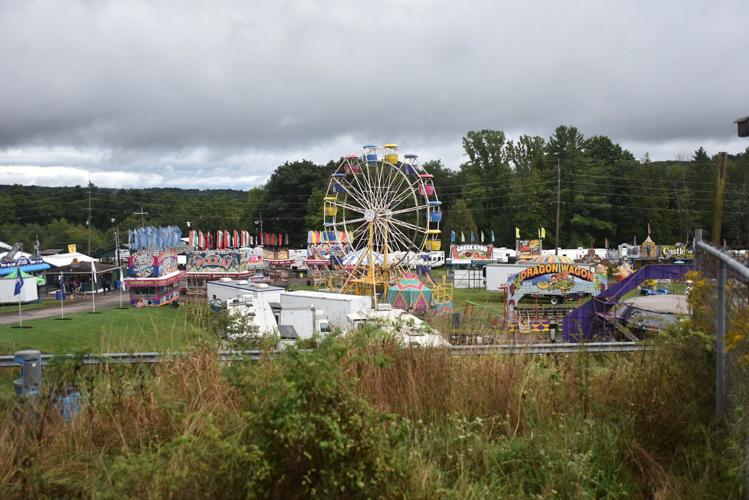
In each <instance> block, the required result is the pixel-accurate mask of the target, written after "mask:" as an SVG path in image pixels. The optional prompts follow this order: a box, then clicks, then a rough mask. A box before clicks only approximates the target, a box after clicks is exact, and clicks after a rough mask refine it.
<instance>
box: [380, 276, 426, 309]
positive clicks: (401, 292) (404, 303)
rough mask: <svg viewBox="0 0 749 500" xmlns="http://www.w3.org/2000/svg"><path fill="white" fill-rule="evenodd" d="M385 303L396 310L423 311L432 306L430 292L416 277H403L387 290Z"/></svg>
mask: <svg viewBox="0 0 749 500" xmlns="http://www.w3.org/2000/svg"><path fill="white" fill-rule="evenodd" d="M387 301H388V303H389V304H391V305H392V306H393V307H395V308H397V309H405V310H415V311H425V310H426V309H429V307H430V306H431V305H432V290H431V289H430V288H427V286H426V285H424V283H422V282H421V280H419V279H418V278H417V277H416V276H413V275H409V276H404V277H403V278H401V279H400V280H398V281H397V282H396V283H395V284H394V285H393V286H391V287H390V288H388V293H387Z"/></svg>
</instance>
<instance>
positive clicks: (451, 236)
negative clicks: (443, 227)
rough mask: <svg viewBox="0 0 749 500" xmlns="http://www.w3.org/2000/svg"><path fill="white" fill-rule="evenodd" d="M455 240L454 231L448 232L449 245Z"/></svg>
mask: <svg viewBox="0 0 749 500" xmlns="http://www.w3.org/2000/svg"><path fill="white" fill-rule="evenodd" d="M457 238H458V236H457V235H456V234H455V231H450V243H455V240H456V239H457Z"/></svg>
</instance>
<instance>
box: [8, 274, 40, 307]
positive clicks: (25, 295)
mask: <svg viewBox="0 0 749 500" xmlns="http://www.w3.org/2000/svg"><path fill="white" fill-rule="evenodd" d="M15 290H16V278H15V273H13V277H12V278H11V277H8V276H3V277H0V304H18V298H19V296H18V295H13V292H15ZM20 298H21V303H22V304H25V303H26V302H34V301H37V300H39V292H38V291H37V287H36V278H35V277H34V276H28V277H25V278H23V287H22V288H21V294H20Z"/></svg>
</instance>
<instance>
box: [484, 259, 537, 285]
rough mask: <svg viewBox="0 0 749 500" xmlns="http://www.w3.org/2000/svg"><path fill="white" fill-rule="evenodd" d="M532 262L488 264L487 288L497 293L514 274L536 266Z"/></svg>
mask: <svg viewBox="0 0 749 500" xmlns="http://www.w3.org/2000/svg"><path fill="white" fill-rule="evenodd" d="M534 265H535V264H534V263H531V262H518V263H516V264H487V265H486V267H485V268H484V269H486V279H485V287H486V289H487V290H489V291H491V292H496V291H497V290H498V289H499V287H500V286H501V285H504V284H506V283H507V280H508V279H509V277H510V276H512V275H513V274H517V273H519V272H520V271H522V270H523V269H526V268H528V267H531V266H534Z"/></svg>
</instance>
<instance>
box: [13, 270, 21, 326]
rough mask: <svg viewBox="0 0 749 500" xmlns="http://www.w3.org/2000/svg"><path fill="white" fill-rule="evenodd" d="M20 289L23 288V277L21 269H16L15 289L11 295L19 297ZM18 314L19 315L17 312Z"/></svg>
mask: <svg viewBox="0 0 749 500" xmlns="http://www.w3.org/2000/svg"><path fill="white" fill-rule="evenodd" d="M21 288H23V276H22V275H21V268H20V267H16V287H15V288H14V289H13V295H14V296H15V295H21ZM19 307H20V306H19ZM19 311H20V309H19ZM18 314H21V313H20V312H19V313H18ZM19 317H20V316H19Z"/></svg>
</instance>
